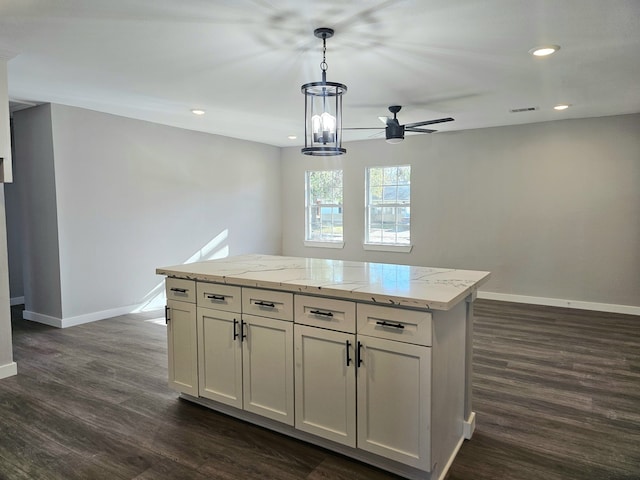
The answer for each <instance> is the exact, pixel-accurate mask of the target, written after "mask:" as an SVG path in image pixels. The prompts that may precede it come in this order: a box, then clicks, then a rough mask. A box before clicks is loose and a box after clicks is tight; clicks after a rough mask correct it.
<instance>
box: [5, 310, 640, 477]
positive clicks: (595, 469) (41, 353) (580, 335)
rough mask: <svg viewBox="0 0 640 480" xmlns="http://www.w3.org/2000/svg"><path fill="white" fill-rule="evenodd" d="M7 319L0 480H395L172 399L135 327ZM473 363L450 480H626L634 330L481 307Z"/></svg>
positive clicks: (143, 320) (154, 343)
mask: <svg viewBox="0 0 640 480" xmlns="http://www.w3.org/2000/svg"><path fill="white" fill-rule="evenodd" d="M12 314H13V316H14V321H13V330H14V332H13V338H14V358H15V360H16V361H17V362H18V375H17V376H15V377H11V378H7V379H4V380H0V479H3V480H4V479H10V480H13V479H29V480H34V479H52V480H53V479H56V480H57V479H64V480H71V479H133V478H135V479H153V480H162V479H180V480H182V479H194V480H200V479H278V480H279V479H285V480H287V479H290V480H295V479H308V480H319V479H345V480H360V479H361V480H378V479H380V480H382V479H394V478H397V477H395V476H393V475H389V474H387V473H385V472H382V471H380V470H377V469H375V468H372V467H369V466H367V465H363V464H361V463H359V462H356V461H352V460H349V459H347V458H344V457H342V456H340V455H336V454H333V453H331V452H328V451H326V450H323V449H321V448H317V447H314V446H312V445H308V444H305V443H303V442H299V441H297V440H293V439H290V438H287V437H285V436H282V435H279V434H276V433H273V432H270V431H267V430H264V429H262V428H259V427H255V426H253V425H249V424H246V423H244V422H241V421H238V420H235V419H232V418H229V417H226V416H224V415H221V414H218V413H216V412H212V411H210V410H207V409H204V408H202V407H199V406H197V405H194V404H191V403H189V402H186V401H183V400H180V399H178V398H177V394H176V393H174V392H172V391H170V390H169V389H168V388H167V386H166V377H167V367H166V343H165V342H166V331H165V327H164V322H161V323H160V324H158V323H154V322H153V321H152V320H153V317H151V316H149V315H148V314H136V315H125V316H121V317H116V318H112V319H109V320H103V321H100V322H95V323H91V324H86V325H81V326H78V327H72V328H68V329H64V330H59V329H55V328H50V327H47V326H43V325H39V324H36V323H32V322H28V321H24V320H20V317H21V311H20V309H19V308H17V307H14V308H13V310H12ZM474 350H475V356H474V395H475V398H474V410H475V411H476V412H477V427H476V432H475V434H474V436H473V439H472V440H471V441H466V442H465V443H464V445H463V447H462V449H461V451H460V453H459V454H458V456H457V458H456V460H455V462H454V464H453V467H452V468H451V471H450V475H449V479H450V480H471V479H473V480H497V479H513V480H518V479H521V480H529V479H536V480H537V479H545V480H556V479H558V480H559V479H562V480H570V479H580V480H583V479H608V480H632V479H636V480H637V479H640V317H636V316H628V315H627V316H625V315H615V314H605V313H595V312H585V311H579V310H569V309H559V308H549V307H534V306H526V305H516V304H507V303H500V302H491V301H482V300H481V301H478V302H477V304H476V325H475V336H474Z"/></svg>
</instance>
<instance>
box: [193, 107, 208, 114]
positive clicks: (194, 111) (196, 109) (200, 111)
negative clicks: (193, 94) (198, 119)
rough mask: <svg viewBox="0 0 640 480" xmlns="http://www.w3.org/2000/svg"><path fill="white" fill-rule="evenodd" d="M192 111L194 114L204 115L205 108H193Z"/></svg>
mask: <svg viewBox="0 0 640 480" xmlns="http://www.w3.org/2000/svg"><path fill="white" fill-rule="evenodd" d="M191 113H193V114H194V115H204V113H205V112H204V110H200V109H199V108H194V109H193V110H191Z"/></svg>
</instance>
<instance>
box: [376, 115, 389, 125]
mask: <svg viewBox="0 0 640 480" xmlns="http://www.w3.org/2000/svg"><path fill="white" fill-rule="evenodd" d="M378 119H379V120H380V121H381V122H382V123H384V124H385V125H386V124H387V123H388V122H389V120H392V119H391V118H389V117H378Z"/></svg>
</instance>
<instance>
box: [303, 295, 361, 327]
mask: <svg viewBox="0 0 640 480" xmlns="http://www.w3.org/2000/svg"><path fill="white" fill-rule="evenodd" d="M294 313H295V317H294V318H295V322H296V323H301V324H303V325H311V326H312V327H321V328H328V329H330V330H337V331H339V332H347V333H356V304H355V303H354V302H348V301H345V300H333V299H330V298H320V297H311V296H308V295H296V296H295V299H294Z"/></svg>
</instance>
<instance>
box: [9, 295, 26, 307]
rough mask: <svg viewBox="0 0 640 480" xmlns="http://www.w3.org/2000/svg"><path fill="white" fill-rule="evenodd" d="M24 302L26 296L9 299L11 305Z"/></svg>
mask: <svg viewBox="0 0 640 480" xmlns="http://www.w3.org/2000/svg"><path fill="white" fill-rule="evenodd" d="M23 303H24V297H13V298H11V299H10V300H9V305H11V306H12V307H13V306H14V305H22V304H23Z"/></svg>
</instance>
